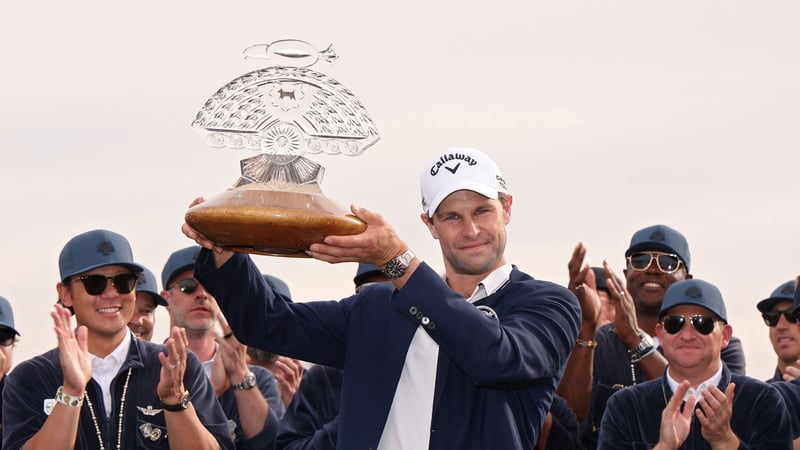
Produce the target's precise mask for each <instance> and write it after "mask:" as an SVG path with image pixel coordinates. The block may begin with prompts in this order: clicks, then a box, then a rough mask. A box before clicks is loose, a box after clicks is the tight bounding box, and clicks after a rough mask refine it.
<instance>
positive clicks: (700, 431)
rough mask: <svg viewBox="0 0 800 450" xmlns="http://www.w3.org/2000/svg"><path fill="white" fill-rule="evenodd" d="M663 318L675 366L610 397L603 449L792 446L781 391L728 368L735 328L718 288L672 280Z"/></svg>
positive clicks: (664, 342)
mask: <svg viewBox="0 0 800 450" xmlns="http://www.w3.org/2000/svg"><path fill="white" fill-rule="evenodd" d="M658 319H659V322H658V323H657V325H656V336H657V337H658V338H659V341H660V342H661V348H662V349H663V352H664V357H665V358H666V360H667V361H668V362H669V367H668V369H667V370H666V371H665V372H664V374H663V376H662V377H660V378H657V379H653V380H650V381H647V382H644V383H640V384H638V385H636V386H631V387H628V388H626V389H622V390H620V391H619V392H617V393H616V394H614V395H613V396H612V397H611V398H610V399H609V400H608V405H607V408H606V412H605V414H604V415H603V421H602V426H601V427H600V438H599V441H598V448H599V449H603V450H605V449H634V448H657V449H677V448H715V449H723V448H729V449H736V448H769V449H781V448H783V449H791V448H792V436H791V427H790V423H789V418H788V414H787V411H786V406H785V404H784V401H783V399H782V397H781V396H780V394H779V393H778V392H777V391H776V390H775V389H773V388H772V387H771V386H770V385H768V384H766V383H764V382H763V381H760V380H756V379H755V378H750V377H747V376H745V375H738V374H735V373H732V372H731V371H730V370H729V369H728V368H727V367H726V365H725V364H722V359H721V357H720V352H721V350H722V349H723V348H725V346H727V345H728V343H729V342H730V339H731V333H732V328H731V326H730V325H729V324H728V322H727V313H726V311H725V303H724V302H723V299H722V294H721V293H720V291H719V289H717V288H716V287H715V286H714V285H712V284H711V283H708V282H705V281H701V280H697V279H692V280H685V281H680V282H677V283H674V284H672V285H671V286H670V287H669V288H668V289H667V291H666V294H665V296H664V301H663V303H662V306H661V309H660V312H659V315H658Z"/></svg>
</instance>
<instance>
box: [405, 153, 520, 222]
mask: <svg viewBox="0 0 800 450" xmlns="http://www.w3.org/2000/svg"><path fill="white" fill-rule="evenodd" d="M419 185H420V190H421V191H422V210H423V211H424V212H425V214H427V215H428V217H431V216H432V215H433V214H434V213H435V212H436V208H438V207H439V204H440V203H442V201H443V200H444V199H445V198H447V196H448V195H450V194H452V193H453V192H456V191H460V190H463V189H466V190H469V191H474V192H477V193H478V194H481V195H483V196H484V197H486V198H491V199H497V195H498V194H499V193H503V194H507V193H508V192H507V190H506V180H505V178H503V174H502V173H500V168H499V167H497V164H495V163H494V161H492V160H491V159H490V158H489V156H487V155H486V153H483V152H482V151H480V150H477V149H474V148H467V147H450V148H447V149H445V150H444V151H442V152H441V153H439V154H437V156H436V157H435V158H433V159H432V160H431V161H430V162H429V163H428V164H427V165H426V166H425V168H424V169H423V170H422V174H421V175H420V177H419Z"/></svg>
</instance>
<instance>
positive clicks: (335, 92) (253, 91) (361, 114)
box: [192, 40, 379, 189]
mask: <svg viewBox="0 0 800 450" xmlns="http://www.w3.org/2000/svg"><path fill="white" fill-rule="evenodd" d="M244 55H245V58H258V59H267V60H273V61H276V62H277V63H278V64H279V65H275V66H273V67H268V68H265V69H260V70H255V71H252V72H249V73H246V74H244V75H242V76H240V77H238V78H236V79H234V80H232V81H231V82H229V83H228V84H226V85H224V86H222V87H221V88H220V89H219V90H218V91H217V92H216V93H215V94H214V95H212V96H211V97H210V98H209V99H208V100H207V101H206V103H205V105H204V106H203V108H202V109H200V111H199V112H198V113H197V116H196V117H195V119H194V121H193V122H192V128H194V129H195V130H196V131H197V132H198V133H200V134H201V135H202V136H203V137H204V138H205V140H206V142H207V143H208V144H209V145H210V146H211V147H212V148H218V149H233V150H249V151H253V152H260V153H261V154H262V156H264V158H248V159H245V160H242V163H241V167H242V178H240V179H239V181H238V182H237V185H240V184H242V183H247V182H260V183H264V184H268V185H270V186H272V187H273V188H276V189H291V188H292V185H293V184H296V185H304V184H310V183H319V182H321V176H322V173H323V172H324V171H323V170H321V166H319V164H316V163H313V162H312V163H313V165H315V166H317V167H315V168H312V165H310V164H309V162H310V160H308V159H306V158H297V157H298V156H303V155H305V154H306V153H309V154H320V153H325V154H328V155H338V154H344V155H348V156H358V155H360V154H361V153H363V152H364V150H366V149H367V148H369V147H370V146H372V145H373V144H375V142H377V141H378V139H379V136H378V130H377V128H376V127H375V124H374V122H373V121H372V118H371V117H370V116H369V114H368V113H367V111H366V109H365V108H364V106H363V105H362V104H361V102H360V101H359V100H358V98H356V97H355V95H353V93H352V92H350V91H349V90H348V89H347V88H346V87H344V86H342V85H341V84H340V83H339V82H338V81H336V80H334V79H333V78H331V77H329V76H327V75H325V74H322V73H320V72H316V71H314V70H311V69H309V68H308V66H311V65H313V64H315V63H316V62H318V61H319V60H324V61H328V62H331V61H333V60H335V59H336V58H338V56H337V55H336V53H335V52H334V50H333V46H329V47H328V48H327V49H325V50H324V51H321V52H318V51H317V50H316V49H315V48H314V47H313V46H312V45H311V44H309V43H307V42H304V41H298V40H282V41H276V42H273V43H272V44H268V45H262V44H259V45H254V46H251V47H248V48H247V49H245V51H244ZM268 161H271V163H270V162H268ZM295 165H297V167H294V166H295ZM277 167H281V169H277ZM271 177H278V179H277V180H275V181H274V182H273V178H271ZM278 186H281V188H279V187H278Z"/></svg>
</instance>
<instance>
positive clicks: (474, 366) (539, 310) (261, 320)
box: [195, 250, 580, 450]
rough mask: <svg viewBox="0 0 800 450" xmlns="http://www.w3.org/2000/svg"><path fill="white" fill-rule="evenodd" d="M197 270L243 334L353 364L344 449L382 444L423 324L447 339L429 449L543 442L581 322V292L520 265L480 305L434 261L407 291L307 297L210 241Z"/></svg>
mask: <svg viewBox="0 0 800 450" xmlns="http://www.w3.org/2000/svg"><path fill="white" fill-rule="evenodd" d="M195 276H196V277H197V279H198V280H199V281H200V282H201V283H202V284H203V286H204V287H205V288H206V289H207V290H209V291H210V292H211V293H212V295H214V297H215V298H217V301H218V302H219V305H220V307H221V308H222V311H223V312H224V314H225V316H226V317H227V318H228V321H229V322H230V324H231V327H232V328H233V330H234V332H235V333H236V337H237V338H238V339H240V340H241V341H242V342H243V343H245V344H247V345H252V346H255V347H259V348H263V349H266V350H268V351H271V352H273V353H277V354H280V355H286V356H290V357H293V358H297V359H300V360H303V361H310V362H313V363H317V364H322V365H326V366H332V367H338V368H343V369H344V373H345V377H344V382H343V385H342V404H341V415H340V421H339V435H338V443H337V448H340V449H347V450H360V449H364V450H366V449H371V448H372V449H374V448H376V447H377V445H378V441H379V440H380V437H381V433H382V432H383V427H384V424H385V422H386V418H387V417H388V414H389V409H390V407H391V404H392V399H393V397H394V392H395V389H396V387H397V382H398V380H399V378H400V373H401V371H402V368H403V363H404V361H405V357H406V351H407V350H408V347H409V344H410V343H411V339H412V337H413V336H414V333H415V332H416V330H417V327H419V326H422V327H424V330H425V331H426V332H427V333H428V334H429V335H430V336H431V338H433V340H435V341H436V342H437V343H438V344H439V360H438V366H437V370H436V382H435V391H434V399H433V418H432V423H431V430H430V436H431V438H430V447H429V448H431V449H437V450H438V449H448V450H449V449H453V448H458V449H487V448H492V449H500V450H503V449H523V448H524V449H530V448H532V447H533V445H534V444H535V443H536V441H537V439H538V437H539V433H540V430H541V426H542V423H543V422H544V419H545V417H546V415H547V411H548V409H549V407H550V402H551V401H552V397H553V394H554V391H555V388H556V385H557V384H558V381H559V380H560V379H561V376H562V374H563V371H564V365H565V363H566V361H567V358H568V356H569V353H570V351H571V349H572V347H573V345H574V344H575V340H576V339H577V335H578V328H579V326H580V306H579V304H578V301H577V298H575V296H574V295H573V294H572V293H571V292H569V291H568V290H567V289H565V288H564V287H561V286H558V285H555V284H553V283H548V282H542V281H536V280H534V279H533V278H531V277H530V276H529V275H526V274H524V273H522V272H520V271H519V270H517V269H516V267H514V269H513V271H512V273H511V277H510V282H509V283H507V284H506V285H505V286H504V287H503V288H502V289H500V290H499V291H498V292H496V293H494V294H492V295H490V296H488V297H486V298H484V299H482V300H480V301H478V302H476V304H474V305H473V304H471V303H469V302H467V301H465V299H464V297H463V296H462V295H460V294H458V293H457V292H454V291H453V290H451V289H450V288H449V287H448V286H447V284H446V283H445V282H444V280H442V278H441V277H440V276H439V275H438V274H437V273H436V272H435V271H434V270H433V269H431V268H430V267H428V266H427V265H426V264H424V263H423V264H421V265H420V267H419V268H418V269H417V270H416V271H415V272H414V274H413V275H412V276H411V277H410V278H409V280H408V282H407V283H406V285H405V286H404V287H403V289H402V290H395V289H394V286H393V285H391V284H388V283H379V284H376V285H373V286H369V287H367V288H366V289H364V290H362V291H361V292H360V293H359V294H358V295H355V296H352V297H349V298H345V299H343V300H341V301H318V302H306V303H302V302H294V303H289V302H287V301H286V300H285V299H284V298H283V297H281V296H277V297H276V296H275V295H274V294H273V292H272V290H271V289H270V288H269V286H268V285H267V284H266V282H264V279H263V278H262V276H261V272H260V270H259V269H258V267H256V266H255V264H254V263H253V262H252V260H251V259H250V257H249V256H248V255H244V254H236V255H234V256H233V257H232V258H231V259H230V260H229V261H228V262H227V263H225V265H223V266H222V267H220V268H219V269H216V268H215V267H214V261H213V257H212V255H211V253H210V252H209V251H208V250H203V251H202V252H201V253H200V256H199V257H198V259H197V264H196V267H195ZM234 299H235V300H234ZM476 306H486V307H488V308H491V309H492V310H494V312H495V313H496V314H495V315H494V317H492V316H490V315H488V314H486V313H484V312H483V311H482V310H481V309H478V308H476ZM484 309H485V308H484ZM410 432H413V430H412V431H410Z"/></svg>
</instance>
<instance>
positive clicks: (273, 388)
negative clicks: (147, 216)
mask: <svg viewBox="0 0 800 450" xmlns="http://www.w3.org/2000/svg"><path fill="white" fill-rule="evenodd" d="M199 253H200V247H199V246H197V245H193V246H189V247H186V248H183V249H180V250H176V251H174V252H172V254H170V256H169V258H168V259H167V262H166V264H164V269H163V270H162V272H161V281H162V285H163V286H164V291H162V293H161V295H162V296H163V297H164V298H165V299H166V300H167V310H168V311H169V316H170V320H171V322H172V325H173V326H178V327H181V328H183V329H184V330H186V338H187V343H186V347H187V348H188V349H189V350H191V351H192V352H193V353H194V354H195V355H197V357H198V358H199V359H200V362H201V363H202V365H203V369H204V370H205V373H206V375H207V376H208V378H209V380H211V384H212V385H213V387H214V390H215V392H216V394H217V399H218V401H219V404H220V405H221V406H222V410H223V412H224V413H225V417H227V420H228V428H229V430H230V433H231V436H232V437H233V439H234V443H235V444H236V448H259V449H261V448H273V447H274V446H275V437H276V436H277V434H278V428H279V426H280V423H279V417H281V416H283V412H284V408H283V403H282V402H281V399H280V394H279V393H278V385H277V384H276V382H275V378H274V377H273V376H272V373H271V372H270V371H268V370H266V369H264V368H263V367H258V366H251V365H248V364H247V347H245V346H244V345H242V343H240V342H239V341H238V340H237V339H236V336H234V335H233V332H232V331H231V330H230V327H229V326H228V323H227V321H226V320H225V317H224V316H223V315H222V313H221V312H220V310H219V307H218V306H217V301H216V299H215V298H214V297H213V296H212V295H211V294H209V293H208V291H206V289H205V288H204V287H203V285H202V284H200V283H199V282H198V281H197V279H196V278H195V277H194V264H195V260H197V256H198V254H199Z"/></svg>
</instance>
